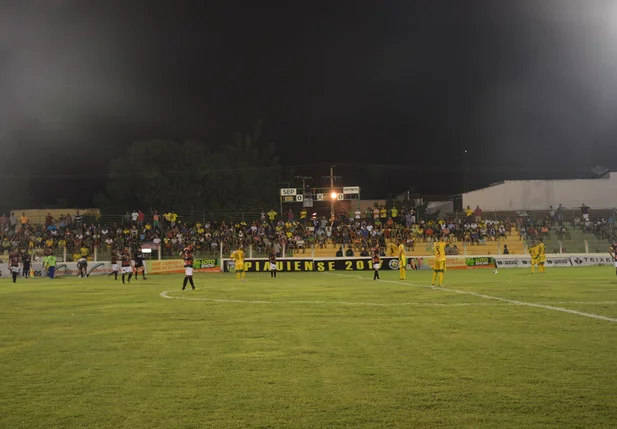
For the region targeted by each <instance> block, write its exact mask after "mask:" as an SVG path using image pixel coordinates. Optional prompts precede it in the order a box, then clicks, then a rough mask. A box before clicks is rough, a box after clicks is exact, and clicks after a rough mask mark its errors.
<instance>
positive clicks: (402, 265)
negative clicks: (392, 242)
mask: <svg viewBox="0 0 617 429" xmlns="http://www.w3.org/2000/svg"><path fill="white" fill-rule="evenodd" d="M397 253H398V271H399V280H407V257H406V256H405V245H404V244H403V243H402V242H401V241H399V242H398V249H397Z"/></svg>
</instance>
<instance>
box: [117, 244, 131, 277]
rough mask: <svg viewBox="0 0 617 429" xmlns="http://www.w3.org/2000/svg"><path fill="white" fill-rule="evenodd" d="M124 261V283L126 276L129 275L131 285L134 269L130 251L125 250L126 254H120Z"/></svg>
mask: <svg viewBox="0 0 617 429" xmlns="http://www.w3.org/2000/svg"><path fill="white" fill-rule="evenodd" d="M120 259H121V260H122V283H124V276H125V275H126V274H128V275H129V278H128V280H127V281H128V283H129V284H131V278H132V277H133V269H132V268H131V255H129V249H128V248H126V249H124V252H122V253H121V254H120Z"/></svg>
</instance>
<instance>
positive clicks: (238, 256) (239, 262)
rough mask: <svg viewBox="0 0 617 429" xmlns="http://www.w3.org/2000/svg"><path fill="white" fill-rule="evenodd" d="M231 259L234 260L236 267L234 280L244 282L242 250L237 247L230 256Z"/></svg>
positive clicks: (244, 272) (244, 271)
mask: <svg viewBox="0 0 617 429" xmlns="http://www.w3.org/2000/svg"><path fill="white" fill-rule="evenodd" d="M231 259H233V260H234V264H235V266H236V279H238V280H240V279H242V281H244V276H245V275H246V270H245V269H246V267H245V266H244V250H242V247H238V250H235V251H234V252H233V253H232V254H231Z"/></svg>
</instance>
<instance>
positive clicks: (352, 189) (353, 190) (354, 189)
mask: <svg viewBox="0 0 617 429" xmlns="http://www.w3.org/2000/svg"><path fill="white" fill-rule="evenodd" d="M359 193H360V187H359V186H345V187H344V188H343V194H359Z"/></svg>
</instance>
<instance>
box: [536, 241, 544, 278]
mask: <svg viewBox="0 0 617 429" xmlns="http://www.w3.org/2000/svg"><path fill="white" fill-rule="evenodd" d="M545 264H546V249H545V248H544V243H542V240H540V243H538V271H539V272H540V274H544V273H546V271H545V269H544V265H545Z"/></svg>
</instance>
